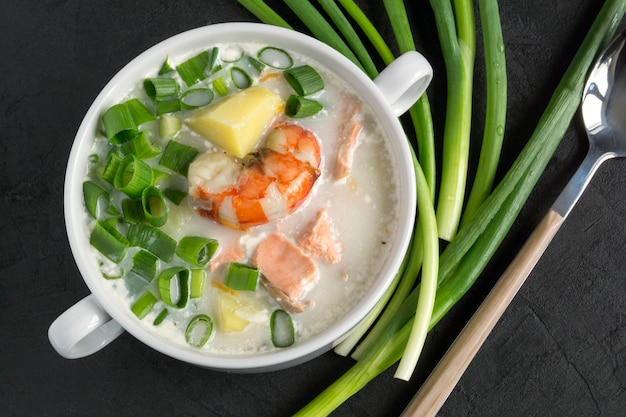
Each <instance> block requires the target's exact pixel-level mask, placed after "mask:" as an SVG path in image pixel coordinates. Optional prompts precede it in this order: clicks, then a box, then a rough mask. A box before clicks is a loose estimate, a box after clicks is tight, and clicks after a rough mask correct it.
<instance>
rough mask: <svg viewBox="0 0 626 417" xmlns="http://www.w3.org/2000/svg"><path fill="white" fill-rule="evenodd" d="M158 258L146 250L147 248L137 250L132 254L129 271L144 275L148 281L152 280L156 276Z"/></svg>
mask: <svg viewBox="0 0 626 417" xmlns="http://www.w3.org/2000/svg"><path fill="white" fill-rule="evenodd" d="M158 264H159V258H157V257H156V256H154V255H153V254H151V253H150V252H148V251H147V250H143V249H142V250H139V251H138V252H137V253H136V254H135V255H134V256H133V267H132V269H131V272H134V273H136V274H137V275H139V276H141V277H144V278H145V279H147V280H148V281H152V280H153V279H154V277H156V272H157V266H158Z"/></svg>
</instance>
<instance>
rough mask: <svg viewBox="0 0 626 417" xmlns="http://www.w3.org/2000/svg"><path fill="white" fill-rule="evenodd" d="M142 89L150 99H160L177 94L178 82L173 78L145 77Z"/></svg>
mask: <svg viewBox="0 0 626 417" xmlns="http://www.w3.org/2000/svg"><path fill="white" fill-rule="evenodd" d="M143 89H144V90H145V92H146V94H147V95H148V97H150V98H151V99H152V101H161V100H164V99H167V98H170V97H172V96H176V95H178V83H177V82H176V80H175V79H173V78H146V79H145V80H144V81H143Z"/></svg>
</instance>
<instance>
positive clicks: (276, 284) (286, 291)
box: [253, 234, 319, 313]
mask: <svg viewBox="0 0 626 417" xmlns="http://www.w3.org/2000/svg"><path fill="white" fill-rule="evenodd" d="M253 262H254V264H255V265H256V266H257V267H258V268H259V270H260V271H261V274H262V276H263V278H262V283H263V285H264V286H265V288H266V289H267V291H268V292H269V293H270V295H271V296H272V297H274V299H275V300H276V302H277V303H278V304H280V305H281V306H282V307H283V308H284V309H285V310H287V311H289V312H291V313H301V312H302V311H304V309H305V308H306V307H307V306H308V304H307V303H306V302H304V301H302V297H303V296H304V295H305V293H306V291H307V290H308V289H309V288H310V287H311V286H312V285H313V284H314V283H315V282H316V281H317V278H318V276H319V274H318V271H317V266H316V265H315V263H314V262H313V261H312V260H311V258H309V257H308V256H307V255H305V254H304V253H303V252H302V251H301V250H300V248H298V247H297V246H295V245H294V244H293V243H291V242H290V241H289V240H287V239H286V238H284V237H282V236H280V235H277V234H270V235H269V236H267V238H265V239H264V240H263V241H262V242H261V243H259V245H258V246H257V248H256V251H255V253H254V259H253Z"/></svg>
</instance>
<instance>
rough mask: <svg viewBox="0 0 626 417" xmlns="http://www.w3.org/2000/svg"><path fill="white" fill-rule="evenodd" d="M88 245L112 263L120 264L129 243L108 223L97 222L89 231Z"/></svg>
mask: <svg viewBox="0 0 626 417" xmlns="http://www.w3.org/2000/svg"><path fill="white" fill-rule="evenodd" d="M89 243H90V244H91V246H93V247H94V248H95V249H97V250H98V252H100V253H101V254H103V255H104V256H106V257H107V258H108V259H110V260H111V261H113V262H116V263H117V262H120V261H121V260H122V259H124V256H126V251H127V250H128V246H129V242H128V239H126V238H125V237H124V235H122V234H121V233H120V232H119V231H118V230H117V229H116V228H115V225H114V224H111V223H110V222H108V221H104V220H98V221H97V222H96V224H95V226H94V228H93V230H92V231H91V236H90V237H89Z"/></svg>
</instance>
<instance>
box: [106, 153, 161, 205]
mask: <svg viewBox="0 0 626 417" xmlns="http://www.w3.org/2000/svg"><path fill="white" fill-rule="evenodd" d="M151 183H152V168H150V165H148V164H147V163H146V162H144V161H142V160H141V159H139V158H137V157H135V156H134V155H128V156H126V157H125V158H124V159H122V161H121V162H120V165H119V167H118V169H117V172H116V173H115V179H114V180H113V186H114V187H115V188H116V189H117V190H119V191H121V192H123V193H124V194H126V195H127V196H129V197H130V198H139V197H141V193H142V192H143V189H144V188H146V187H147V186H149V185H150V184H151Z"/></svg>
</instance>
